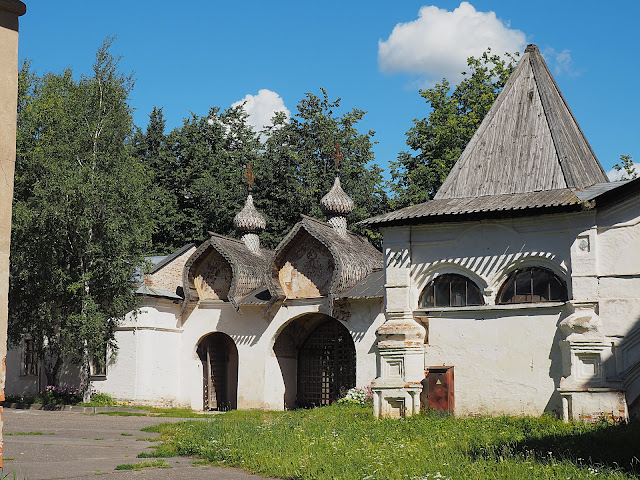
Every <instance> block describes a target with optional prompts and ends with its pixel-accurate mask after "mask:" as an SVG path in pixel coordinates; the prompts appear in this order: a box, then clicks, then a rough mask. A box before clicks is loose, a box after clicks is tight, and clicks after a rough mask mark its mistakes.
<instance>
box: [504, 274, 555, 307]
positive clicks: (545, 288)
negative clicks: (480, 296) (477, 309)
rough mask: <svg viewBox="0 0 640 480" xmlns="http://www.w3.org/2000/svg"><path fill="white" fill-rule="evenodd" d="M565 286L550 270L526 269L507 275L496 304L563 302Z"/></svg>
mask: <svg viewBox="0 0 640 480" xmlns="http://www.w3.org/2000/svg"><path fill="white" fill-rule="evenodd" d="M566 300H567V286H566V285H565V283H564V282H563V281H562V280H561V279H560V278H559V277H558V276H557V275H556V274H555V273H553V272H552V271H551V270H547V269H546V268H541V267H528V268H523V269H520V270H516V271H515V272H512V273H511V275H509V278H507V281H506V282H504V285H502V288H501V289H500V292H499V293H498V301H497V303H498V304H507V303H537V302H564V301H566Z"/></svg>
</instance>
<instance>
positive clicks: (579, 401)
mask: <svg viewBox="0 0 640 480" xmlns="http://www.w3.org/2000/svg"><path fill="white" fill-rule="evenodd" d="M574 308H575V312H574V313H573V314H572V315H570V316H569V317H567V318H566V319H565V320H563V321H562V322H561V323H560V330H561V331H562V333H563V334H564V335H565V339H564V340H563V341H562V342H561V343H560V347H561V349H562V364H563V365H562V366H563V375H564V377H563V379H562V381H561V382H560V388H558V392H559V393H560V395H561V396H562V414H563V418H564V420H565V421H567V422H568V421H574V420H580V421H587V422H594V421H597V420H600V419H602V418H607V419H612V420H626V419H627V418H628V412H627V404H626V400H625V395H624V389H623V388H622V383H621V382H620V381H618V380H616V379H615V377H614V376H613V375H611V373H612V372H611V370H615V365H614V364H613V363H614V361H613V352H612V346H611V343H610V342H607V340H606V338H605V336H604V334H603V333H602V322H601V320H600V317H599V316H598V314H597V313H596V310H597V305H595V304H576V305H575V306H574Z"/></svg>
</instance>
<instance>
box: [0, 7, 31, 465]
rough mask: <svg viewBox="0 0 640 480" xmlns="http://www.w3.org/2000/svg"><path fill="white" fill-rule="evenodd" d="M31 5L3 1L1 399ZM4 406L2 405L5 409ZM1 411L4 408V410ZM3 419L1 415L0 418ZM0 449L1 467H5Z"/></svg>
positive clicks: (0, 84)
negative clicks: (23, 54)
mask: <svg viewBox="0 0 640 480" xmlns="http://www.w3.org/2000/svg"><path fill="white" fill-rule="evenodd" d="M26 11H27V7H26V6H25V4H24V3H22V2H20V1H18V0H0V184H1V185H2V186H1V187H0V357H1V358H2V371H1V372H0V399H1V400H4V384H5V364H4V362H5V357H6V356H7V318H8V302H9V246H10V243H11V203H12V201H13V172H14V167H15V162H16V111H17V100H18V17H19V16H20V15H24V13H25V12H26ZM1 408H2V407H0V409H1ZM0 411H1V410H0ZM0 418H1V417H0ZM1 452H2V449H1V448H0V467H2V456H1Z"/></svg>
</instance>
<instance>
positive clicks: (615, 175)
mask: <svg viewBox="0 0 640 480" xmlns="http://www.w3.org/2000/svg"><path fill="white" fill-rule="evenodd" d="M632 166H633V171H634V172H635V173H636V174H637V175H638V176H640V165H639V164H637V163H635V162H632ZM623 175H624V176H627V177H628V175H627V172H626V171H625V170H616V169H615V168H612V169H611V170H609V171H608V172H607V177H609V180H610V181H612V182H617V181H618V180H622V176H623Z"/></svg>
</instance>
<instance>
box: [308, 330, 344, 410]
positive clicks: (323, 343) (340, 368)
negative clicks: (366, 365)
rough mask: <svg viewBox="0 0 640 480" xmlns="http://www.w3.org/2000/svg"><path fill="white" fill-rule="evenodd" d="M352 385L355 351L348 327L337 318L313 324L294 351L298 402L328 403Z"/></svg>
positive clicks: (317, 405) (315, 404) (314, 405)
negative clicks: (312, 328)
mask: <svg viewBox="0 0 640 480" xmlns="http://www.w3.org/2000/svg"><path fill="white" fill-rule="evenodd" d="M355 385H356V351H355V347H354V345H353V339H352V338H351V334H350V333H349V331H348V330H347V329H346V328H345V327H344V326H343V325H342V324H340V322H338V321H337V320H333V319H332V320H329V321H328V322H326V323H324V324H322V325H320V326H319V327H318V328H316V329H315V330H314V331H313V332H312V333H311V334H310V335H309V336H308V337H307V339H306V340H305V342H304V344H303V345H302V347H301V348H300V352H299V355H298V396H297V403H298V406H300V407H303V408H309V407H319V406H323V405H329V404H331V403H333V402H334V401H336V400H337V399H338V398H340V397H341V396H343V395H345V394H346V393H347V391H348V390H349V389H350V388H353V387H355Z"/></svg>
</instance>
